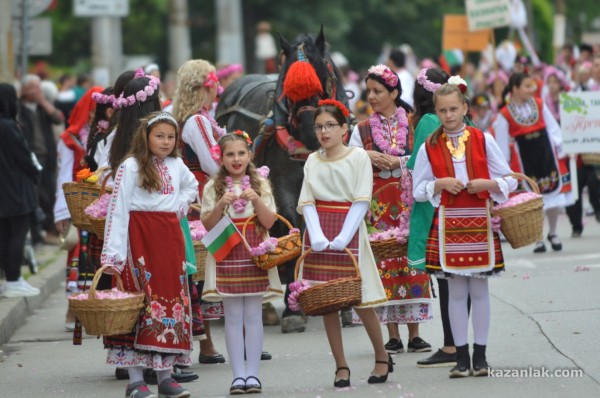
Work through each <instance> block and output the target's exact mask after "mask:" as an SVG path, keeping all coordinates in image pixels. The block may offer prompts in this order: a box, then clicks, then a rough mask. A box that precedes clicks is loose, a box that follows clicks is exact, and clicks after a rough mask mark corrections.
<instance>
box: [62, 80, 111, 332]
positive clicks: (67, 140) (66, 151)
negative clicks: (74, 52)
mask: <svg viewBox="0 0 600 398" xmlns="http://www.w3.org/2000/svg"><path fill="white" fill-rule="evenodd" d="M102 90H103V88H102V87H100V86H94V87H92V88H90V89H89V90H88V91H87V92H86V93H85V94H84V95H83V97H82V98H81V99H80V100H79V101H78V102H77V104H76V105H75V107H74V108H73V110H72V111H71V116H70V117H69V127H67V129H66V130H65V131H64V132H63V133H62V134H61V135H60V141H59V142H58V149H57V150H58V177H57V179H56V202H55V203H54V220H55V222H56V229H58V232H60V233H61V234H62V235H64V234H65V233H66V232H67V228H68V227H69V223H70V221H71V215H70V214H69V208H68V207H67V201H66V200H65V194H64V192H63V188H62V186H63V184H64V183H65V182H72V181H75V180H76V175H77V173H78V172H79V171H80V170H82V169H83V168H84V156H85V148H86V144H87V139H88V135H89V132H90V121H91V120H92V118H93V115H94V113H93V112H94V110H95V109H96V103H95V102H94V101H93V100H92V95H93V94H94V93H97V92H101V91H102ZM79 235H80V236H79V238H80V243H79V244H78V245H77V246H75V247H74V248H73V249H72V250H71V251H69V253H68V255H67V285H66V289H67V293H73V292H76V291H78V290H80V289H83V287H84V286H85V285H86V282H89V281H91V280H92V278H93V277H94V270H93V269H88V261H87V245H88V237H89V235H88V232H87V231H80V232H79ZM87 285H88V287H89V283H88V284H87ZM65 328H66V329H67V330H69V331H71V330H74V329H75V314H74V313H72V312H71V311H67V316H66V320H65Z"/></svg>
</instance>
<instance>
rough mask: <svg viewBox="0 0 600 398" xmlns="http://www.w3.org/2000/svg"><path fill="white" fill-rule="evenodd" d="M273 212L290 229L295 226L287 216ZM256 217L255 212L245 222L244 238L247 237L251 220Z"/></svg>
mask: <svg viewBox="0 0 600 398" xmlns="http://www.w3.org/2000/svg"><path fill="white" fill-rule="evenodd" d="M273 214H275V217H277V218H278V219H280V220H281V221H282V222H283V223H284V224H285V225H286V226H287V227H288V229H292V228H294V226H293V225H292V224H290V222H289V221H288V220H287V219H286V218H285V217H283V216H280V215H279V214H277V213H273ZM254 218H256V214H253V215H251V216H250V217H248V219H247V220H246V222H245V223H244V227H243V228H242V235H243V236H244V239H246V228H248V224H250V221H252V220H254Z"/></svg>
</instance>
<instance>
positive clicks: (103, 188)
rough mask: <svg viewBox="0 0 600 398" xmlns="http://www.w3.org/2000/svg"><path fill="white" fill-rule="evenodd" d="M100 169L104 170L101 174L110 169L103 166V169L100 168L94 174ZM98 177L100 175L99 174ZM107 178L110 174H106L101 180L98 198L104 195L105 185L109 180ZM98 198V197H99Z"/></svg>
mask: <svg viewBox="0 0 600 398" xmlns="http://www.w3.org/2000/svg"><path fill="white" fill-rule="evenodd" d="M101 169H104V170H102V173H103V172H104V171H105V170H110V167H106V166H105V167H100V168H99V169H98V170H96V173H97V172H98V171H100V170H101ZM100 175H101V174H100ZM109 177H110V173H108V174H107V175H106V176H105V177H104V179H103V180H102V188H100V196H102V195H104V194H105V193H106V183H107V182H108V178H109ZM100 196H98V197H100Z"/></svg>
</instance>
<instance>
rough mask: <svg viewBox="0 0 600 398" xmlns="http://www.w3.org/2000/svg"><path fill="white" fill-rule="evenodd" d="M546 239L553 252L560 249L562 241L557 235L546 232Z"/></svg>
mask: <svg viewBox="0 0 600 398" xmlns="http://www.w3.org/2000/svg"><path fill="white" fill-rule="evenodd" d="M548 241H549V242H550V246H552V250H554V251H555V252H558V251H561V250H562V243H561V241H560V239H558V236H556V235H550V234H548Z"/></svg>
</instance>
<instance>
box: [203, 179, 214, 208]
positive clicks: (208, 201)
mask: <svg viewBox="0 0 600 398" xmlns="http://www.w3.org/2000/svg"><path fill="white" fill-rule="evenodd" d="M214 186H215V181H214V180H210V181H209V182H208V183H206V185H205V186H204V190H203V191H202V213H201V216H202V217H204V215H206V214H208V213H210V212H211V211H212V210H213V209H214V208H215V205H216V204H217V193H216V192H215V188H214Z"/></svg>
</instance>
